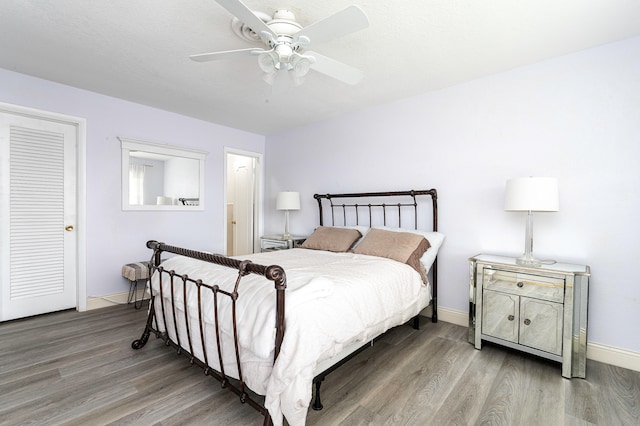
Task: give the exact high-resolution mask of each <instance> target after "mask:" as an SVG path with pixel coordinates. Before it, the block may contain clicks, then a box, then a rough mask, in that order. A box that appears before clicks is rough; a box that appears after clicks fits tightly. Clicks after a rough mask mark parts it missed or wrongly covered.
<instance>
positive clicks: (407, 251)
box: [353, 228, 431, 284]
mask: <svg viewBox="0 0 640 426" xmlns="http://www.w3.org/2000/svg"><path fill="white" fill-rule="evenodd" d="M429 247H431V244H430V243H429V241H428V240H427V239H426V238H425V237H423V236H422V235H418V234H413V233H411V232H393V231H385V230H382V229H376V228H373V229H371V230H370V231H369V232H368V233H367V235H365V237H364V238H363V239H362V241H361V242H360V244H358V246H357V247H356V248H355V249H354V250H353V252H354V253H358V254H368V255H370V256H378V257H385V258H387V259H393V260H397V261H398V262H402V263H406V264H407V265H409V266H411V267H412V268H413V269H415V270H416V271H418V273H419V274H420V276H421V277H422V281H423V282H424V283H425V284H426V283H427V282H428V278H427V271H426V270H425V268H424V265H423V264H422V262H420V258H421V257H422V255H423V254H424V252H425V251H427V249H428V248H429Z"/></svg>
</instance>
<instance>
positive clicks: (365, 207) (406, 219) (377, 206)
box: [313, 188, 438, 325]
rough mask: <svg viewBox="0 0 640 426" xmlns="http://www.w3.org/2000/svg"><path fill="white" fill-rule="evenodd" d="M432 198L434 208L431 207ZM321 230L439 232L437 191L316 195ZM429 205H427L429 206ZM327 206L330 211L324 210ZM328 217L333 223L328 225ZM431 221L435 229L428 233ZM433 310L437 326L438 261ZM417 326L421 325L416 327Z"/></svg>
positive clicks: (433, 272)
mask: <svg viewBox="0 0 640 426" xmlns="http://www.w3.org/2000/svg"><path fill="white" fill-rule="evenodd" d="M428 197H431V208H426V206H425V204H426V205H427V206H428V204H429V203H428V201H429V198H428ZM313 198H315V199H316V200H317V201H318V209H319V213H320V219H319V221H320V226H323V225H325V224H326V226H354V225H363V226H369V227H372V226H397V227H399V228H405V229H411V228H413V229H420V230H424V231H427V230H429V231H434V232H435V231H437V230H438V193H437V191H436V190H435V189H433V188H432V189H426V190H410V191H393V192H358V193H352V194H315V195H314V196H313ZM425 201H426V202H425ZM323 203H324V205H325V206H326V208H324V207H323ZM325 217H326V218H327V219H330V221H329V220H327V221H325ZM429 220H430V221H431V229H427V228H428V227H429V226H428V222H429ZM430 274H431V292H432V300H431V308H432V316H431V320H432V321H433V322H437V321H438V311H437V306H438V302H437V300H438V261H437V258H436V261H434V262H433V265H431V271H430ZM415 324H416V325H417V321H416V323H415Z"/></svg>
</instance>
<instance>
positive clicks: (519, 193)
mask: <svg viewBox="0 0 640 426" xmlns="http://www.w3.org/2000/svg"><path fill="white" fill-rule="evenodd" d="M559 204H560V202H559V197H558V179H556V178H550V177H523V178H513V179H509V180H507V187H506V190H505V194H504V209H505V210H507V211H538V212H557V211H558V208H559Z"/></svg>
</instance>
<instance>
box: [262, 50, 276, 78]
mask: <svg viewBox="0 0 640 426" xmlns="http://www.w3.org/2000/svg"><path fill="white" fill-rule="evenodd" d="M258 66H259V67H260V69H261V70H262V71H264V72H265V73H267V74H272V73H274V72H276V69H277V66H278V57H277V56H276V55H275V54H274V53H273V52H267V53H261V54H260V55H258Z"/></svg>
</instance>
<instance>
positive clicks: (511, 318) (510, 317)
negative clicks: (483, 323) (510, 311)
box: [507, 315, 515, 321]
mask: <svg viewBox="0 0 640 426" xmlns="http://www.w3.org/2000/svg"><path fill="white" fill-rule="evenodd" d="M507 318H508V319H509V321H513V320H514V319H515V317H514V316H513V315H509V316H508V317H507Z"/></svg>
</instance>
